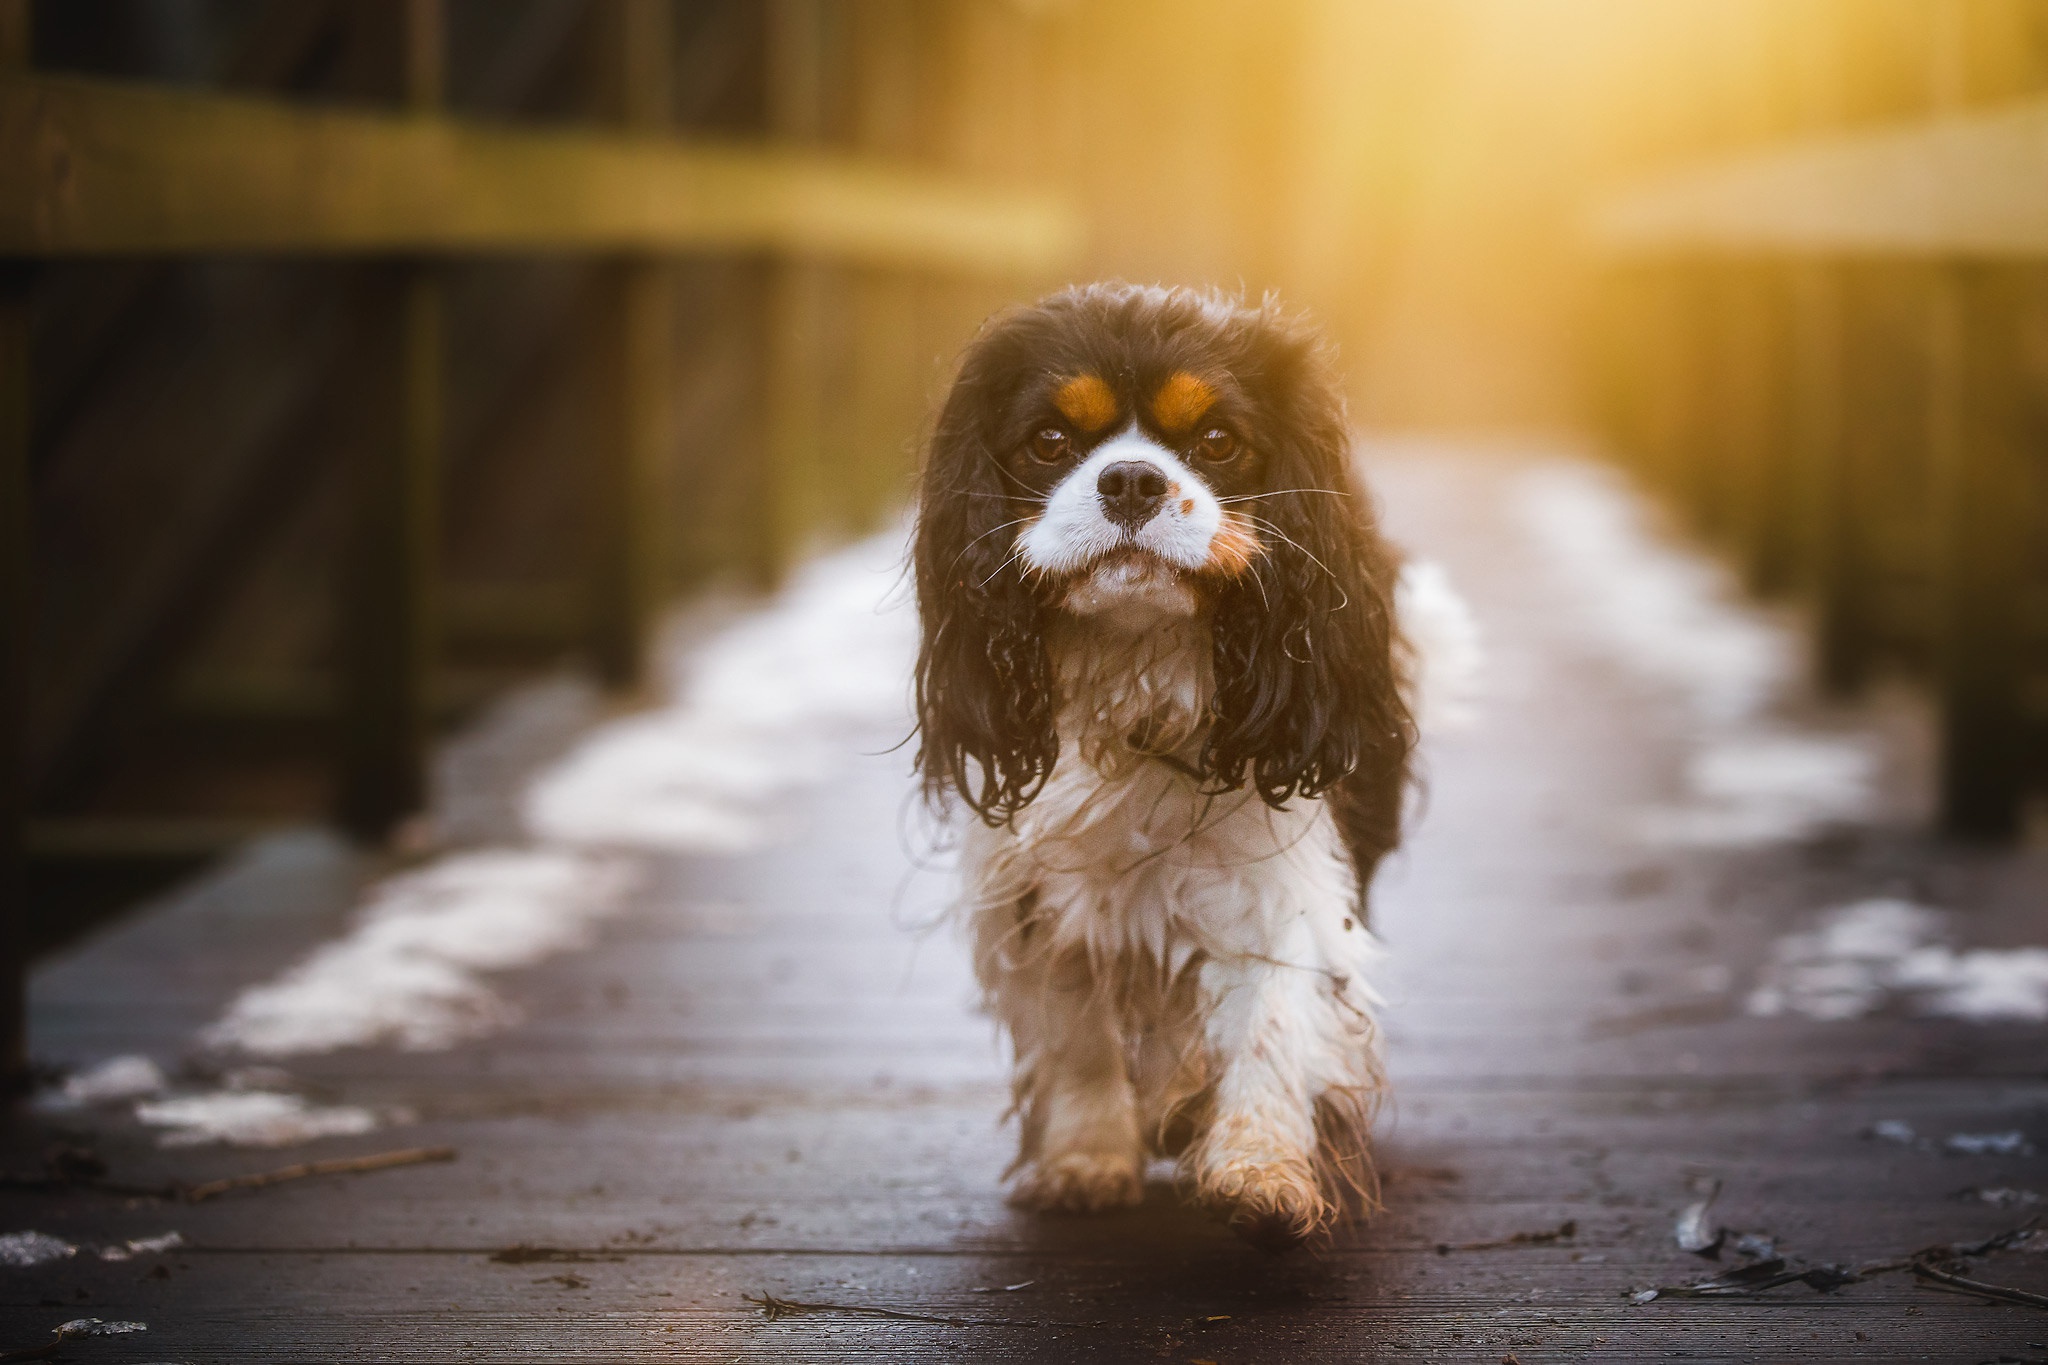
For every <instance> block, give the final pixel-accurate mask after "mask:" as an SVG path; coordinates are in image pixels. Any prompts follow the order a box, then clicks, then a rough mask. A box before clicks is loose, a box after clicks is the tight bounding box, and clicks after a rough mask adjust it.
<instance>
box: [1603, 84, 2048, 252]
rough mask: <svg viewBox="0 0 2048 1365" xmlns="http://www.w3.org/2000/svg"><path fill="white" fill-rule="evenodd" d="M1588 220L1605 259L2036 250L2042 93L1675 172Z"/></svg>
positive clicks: (2045, 117)
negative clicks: (2023, 99) (1635, 255)
mask: <svg viewBox="0 0 2048 1365" xmlns="http://www.w3.org/2000/svg"><path fill="white" fill-rule="evenodd" d="M1590 227H1591V230H1592V235H1593V237H1594V240H1595V241H1596V243H1597V244H1598V245H1600V246H1602V247H1604V248H1605V249H1607V250H1609V251H1612V252H1619V253H1637V252H1652V253H1667V252H1672V251H1712V252H1777V253H1784V252H1805V253H1828V254H1833V255H1845V254H1854V255H1874V256H1976V257H2000V256H2004V257H2013V256H2022V257H2024V256H2040V255H2048V101H2043V100H2030V101H2027V102H2025V103H2020V104H2014V105H2009V106H2006V107H2004V108H2001V109H1997V110H1994V111H1991V112H1988V113H1981V114H1971V115H1967V116H1953V117H1947V118H1942V119H1939V120H1936V121H1933V122H1928V123H1921V124H1914V125H1911V126H1907V127H1903V128H1885V129H1878V130H1873V131H1867V132H1856V133H1846V134H1834V135H1830V136H1827V137H1817V138H1812V139H1808V140H1804V141H1799V142H1793V143H1788V144H1781V145H1778V146H1776V147H1773V148H1771V149H1770V150H1768V151H1763V152H1757V153H1752V154H1750V155H1747V156H1741V157H1734V158H1730V159H1728V160H1725V161H1721V162H1717V163H1714V164H1710V165H1705V166H1699V167H1694V168H1691V169H1686V170H1681V171H1677V172H1674V173H1672V174H1669V175H1665V176H1660V177H1656V178H1654V179H1650V180H1646V181H1643V182H1640V183H1638V184H1636V185H1633V186H1631V187H1629V188H1627V189H1625V190H1623V191H1621V192H1620V193H1617V194H1615V195H1614V196H1612V197H1611V198H1609V199H1607V200H1606V201H1604V202H1603V203H1601V204H1599V205H1598V206H1597V207H1596V209H1595V211H1594V213H1593V215H1592V219H1591V223H1590Z"/></svg>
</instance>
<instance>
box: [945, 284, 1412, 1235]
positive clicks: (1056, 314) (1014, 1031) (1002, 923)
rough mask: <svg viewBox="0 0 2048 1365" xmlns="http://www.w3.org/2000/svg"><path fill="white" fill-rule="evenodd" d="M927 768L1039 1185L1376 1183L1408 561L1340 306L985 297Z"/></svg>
mask: <svg viewBox="0 0 2048 1365" xmlns="http://www.w3.org/2000/svg"><path fill="white" fill-rule="evenodd" d="M914 560H915V568H916V577H917V599H918V607H919V611H920V613H921V617H922V629H923V643H922V649H921V652H920V655H919V659H918V666H917V703H918V711H919V724H920V731H921V740H922V747H921V751H920V754H919V759H918V764H919V770H920V772H921V774H922V777H923V781H924V784H925V788H926V791H927V794H928V795H929V796H930V797H931V798H932V799H933V801H934V802H935V803H936V804H938V805H939V806H940V807H941V808H943V807H945V806H946V805H947V804H949V803H950V802H951V801H953V800H955V799H957V800H958V801H959V802H961V803H964V804H965V805H966V806H968V807H970V808H972V810H973V811H974V812H975V813H976V814H978V815H979V816H980V819H979V820H978V821H973V822H969V826H970V827H969V829H968V831H967V832H966V834H965V835H964V836H963V840H962V845H961V855H962V863H963V871H964V877H965V882H966V906H965V909H966V913H967V914H968V915H969V917H970V919H971V924H972V937H973V943H974V954H975V968H976V972H977V975H978V977H979V979H980V982H981V986H982V988H983V991H984V993H985V997H986V1002H987V1006H988V1008H989V1009H990V1011H991V1012H992V1013H993V1014H994V1015H995V1017H996V1018H997V1019H998V1020H999V1021H1000V1022H1001V1024H1002V1025H1003V1026H1004V1027H1005V1028H1006V1029H1007V1030H1008V1032H1009V1035H1010V1038H1011V1040H1012V1043H1013V1044H1014V1048H1015V1055H1016V1071H1015V1083H1014V1085H1015V1111H1016V1113H1017V1114H1018V1116H1019V1117H1020V1119H1021V1121H1022V1129H1023V1135H1022V1146H1021V1150H1020V1151H1019V1152H1018V1156H1017V1161H1016V1164H1015V1166H1014V1167H1013V1168H1012V1174H1013V1175H1014V1176H1015V1177H1016V1183H1015V1187H1014V1194H1013V1201H1014V1202H1016V1203H1017V1204H1019V1205H1021V1206H1023V1207H1025V1208H1030V1209H1040V1210H1073V1211H1092V1210H1100V1209H1111V1208H1117V1207H1120V1206H1124V1205H1130V1204H1135V1203H1137V1202H1138V1201H1139V1199H1140V1195H1141V1191H1142V1187H1143V1177H1144V1172H1145V1166H1146V1161H1147V1159H1148V1158H1150V1157H1152V1156H1171V1157H1177V1158H1178V1160H1179V1170H1180V1173H1181V1178H1182V1182H1183V1185H1184V1186H1185V1187H1186V1188H1187V1189H1188V1190H1189V1191H1191V1192H1192V1194H1193V1195H1194V1196H1195V1197H1196V1198H1198V1199H1199V1200H1201V1201H1202V1202H1203V1203H1205V1204H1207V1205H1209V1206H1211V1207H1213V1208H1215V1209H1217V1210H1220V1211H1221V1212H1222V1213H1223V1214H1224V1215H1225V1216H1227V1217H1228V1218H1229V1220H1230V1221H1231V1223H1232V1224H1233V1225H1234V1226H1235V1227H1237V1228H1238V1229H1239V1231H1241V1232H1243V1233H1244V1234H1245V1235H1246V1236H1247V1237H1249V1238H1251V1239H1252V1240H1254V1241H1256V1242H1260V1243H1264V1244H1280V1245H1284V1244H1289V1243H1292V1242H1295V1241H1299V1240H1301V1239H1304V1238H1308V1237H1312V1236H1315V1235H1317V1234H1319V1233H1321V1232H1323V1231H1324V1230H1326V1229H1327V1228H1329V1227H1330V1226H1331V1225H1332V1224H1333V1222H1335V1221H1336V1220H1337V1219H1338V1218H1339V1217H1341V1216H1343V1215H1344V1214H1345V1213H1347V1212H1350V1211H1353V1210H1356V1209H1359V1208H1361V1207H1367V1208H1369V1207H1370V1206H1371V1204H1372V1202H1373V1198H1374V1193H1375V1189H1376V1184H1375V1180H1374V1176H1373V1167H1372V1160H1371V1155H1370V1151H1369V1147H1368V1130H1369V1128H1370V1125H1371V1120H1372V1113H1373V1109H1374V1102H1375V1100H1376V1099H1377V1098H1378V1096H1379V1095H1380V1093H1381V1091H1382V1089H1383V1086H1384V1082H1383V1079H1382V1072H1381V1064H1380V1045H1379V1029H1378V1027H1377V1025H1376V1024H1375V1021H1374V1017H1373V1009H1374V1005H1375V997H1374V995H1373V992H1372V988H1371V986H1370V985H1369V983H1368V978H1369V976H1370V975H1371V972H1372V968H1373V963H1374V959H1375V957H1376V955H1377V952H1378V949H1377V947H1376V944H1375V941H1374V939H1373V936H1372V933H1371V931H1370V930H1369V928H1368V919H1367V911H1366V890H1367V887H1368V886H1369V885H1370V884H1371V882H1372V875H1373V869H1374V867H1375V866H1376V865H1377V864H1378V863H1379V861H1380V859H1381V858H1382V857H1384V856H1385V855H1386V853H1387V852H1388V850H1390V849H1392V848H1393V847H1394V845H1395V844H1396V842H1397V841H1398V839H1399V836H1400V826H1401V807H1402V800H1403V796H1404V793H1405V790H1406V785H1407V773H1408V761H1409V753H1410V750H1411V748H1412V747H1413V743H1414V726H1413V723H1412V722H1411V720H1410V717H1409V709H1408V706H1407V704H1406V702H1405V700H1404V689H1403V676H1402V675H1403V672H1404V662H1403V658H1402V655H1401V649H1402V646H1401V645H1400V642H1399V639H1398V635H1397V630H1396V624H1395V620H1394V609H1393V598H1394V591H1395V580H1396V576H1397V573H1398V571H1399V563H1398V560H1397V558H1396V556H1395V555H1394V554H1393V552H1392V551H1391V550H1390V548H1389V547H1388V545H1387V544H1386V542H1385V541H1383V540H1382V539H1381V538H1380V534H1379V531H1378V529H1377V526H1376V519H1375V515H1374V512H1373V508H1372V504H1371V502H1370V501H1369V499H1368V496H1367V494H1366V492H1365V490H1364V488H1363V487H1362V485H1361V484H1360V483H1359V482H1358V481H1357V480H1356V479H1355V478H1354V477H1353V470H1352V465H1351V462H1350V458H1349V440H1348V431H1347V428H1346V425H1345V417H1344V407H1343V401H1342V399H1341V397H1340V395H1339V391H1338V388H1337V385H1336V382H1335V380H1334V378H1333V375H1332V373H1331V370H1330V368H1329V365H1328V361H1327V359H1326V357H1325V354H1324V348H1323V346H1322V345H1321V344H1320V342H1319V340H1318V338H1317V336H1316V335H1315V333H1314V332H1313V331H1311V330H1310V329H1308V328H1307V327H1306V326H1305V325H1303V324H1302V323H1301V322H1299V321H1298V320H1296V319H1294V318H1292V317H1290V316H1288V315H1286V314H1285V313H1283V312H1282V311H1281V310H1280V309H1279V307H1278V306H1277V305H1276V304H1274V303H1273V302H1272V301H1270V300H1269V301H1267V302H1265V303H1263V304H1261V305H1259V306H1256V307H1253V306H1248V305H1245V304H1241V303H1239V302H1236V301H1234V300H1231V299H1229V298H1226V297H1222V296H1219V295H1216V294H1210V293H1198V292H1194V291H1190V290H1184V289H1162V288H1146V287H1138V286H1133V285H1126V284H1096V285H1089V286H1086V287H1082V288H1074V289H1069V290H1067V291H1065V292H1063V293H1059V294H1055V295H1053V296H1052V297H1050V298H1048V299H1046V300H1044V301H1043V302H1041V303H1039V304H1037V305H1035V306H1032V307H1029V308H1024V309H1021V310H1019V311H1015V312H1011V313H1008V314H1004V315H1001V316H999V317H997V318H996V319H994V320H992V321H991V322H990V323H988V324H987V325H986V326H985V327H984V328H983V330H982V332H981V334H980V335H979V336H978V337H977V338H976V340H975V341H974V342H973V344H972V345H971V347H970V348H969V349H968V351H967V353H966V355H965V357H964V358H963V360H962V362H961V365H960V370H959V374H958V377H957V379H956V380H955V382H954V384H953V387H952V390H951V393H950V395H949V396H948V397H947V399H946V402H945V405H944V408H943V409H942V411H941V413H940V415H939V418H938V421H937V424H936V427H935V429H934V432H933V436H932V441H931V447H930V451H929V455H928V458H927V460H926V463H925V467H924V472H923V475H922V488H921V493H920V510H919V515H918V522H917V533H916V542H915V549H914Z"/></svg>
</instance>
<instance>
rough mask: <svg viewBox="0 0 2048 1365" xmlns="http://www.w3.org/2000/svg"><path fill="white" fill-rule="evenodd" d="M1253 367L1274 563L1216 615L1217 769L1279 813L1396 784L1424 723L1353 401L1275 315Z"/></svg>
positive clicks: (1208, 755)
mask: <svg viewBox="0 0 2048 1365" xmlns="http://www.w3.org/2000/svg"><path fill="white" fill-rule="evenodd" d="M1252 344H1253V346H1254V348H1255V354H1254V356H1253V363H1252V365H1251V366H1249V367H1248V370H1249V371H1250V372H1251V374H1252V375H1253V376H1254V378H1253V385H1252V387H1253V390H1254V393H1255V395H1256V399H1257V405H1258V408H1259V409H1260V412H1261V418H1260V423H1259V424H1260V426H1261V428H1262V430H1261V432H1260V433H1259V437H1258V439H1259V440H1260V442H1261V444H1262V445H1263V449H1262V451H1261V455H1262V456H1263V458H1264V460H1265V469H1266V473H1265V476H1264V479H1263V482H1264V483H1265V485H1266V486H1267V487H1269V488H1272V489H1274V490H1308V491H1276V492H1275V493H1274V494H1273V495H1272V496H1269V497H1261V498H1258V499H1256V500H1254V501H1252V502H1250V503H1249V504H1248V506H1249V507H1250V508H1252V509H1254V512H1255V515H1256V516H1257V517H1259V518H1261V519H1262V520H1263V522H1264V523H1265V524H1264V525H1263V526H1261V527H1260V529H1259V535H1260V539H1261V540H1262V541H1263V542H1264V544H1265V547H1266V554H1265V556H1264V557H1263V558H1262V559H1261V560H1260V561H1258V562H1257V563H1256V564H1255V565H1254V568H1253V571H1252V572H1251V573H1247V574H1245V575H1244V576H1242V577H1241V578H1239V579H1238V580H1236V581H1234V582H1232V583H1231V584H1229V585H1228V586H1227V587H1226V588H1225V589H1224V590H1223V593H1222V595H1221V597H1220V598H1219V600H1218V602H1217V604H1216V616H1215V674H1216V691H1215V700H1214V703H1213V723H1212V725H1211V727H1210V732H1209V738H1208V742H1207V746H1206V748H1205V751H1204V755H1203V764H1202V766H1203V769H1204V770H1205V771H1206V772H1207V773H1209V774H1211V775H1212V777H1213V778H1214V779H1215V780H1216V781H1217V782H1219V783H1220V784H1221V785H1224V786H1227V787H1237V786H1242V785H1244V784H1245V783H1246V782H1247V781H1248V782H1249V783H1250V784H1251V786H1252V788H1253V790H1255V791H1257V792H1258V794H1259V796H1260V798H1261V799H1263V800H1264V801H1265V802H1266V803H1267V804H1269V805H1273V806H1279V805H1281V804H1282V803H1284V802H1286V801H1287V800H1289V799H1290V798H1292V797H1294V796H1296V795H1301V796H1316V795H1319V794H1321V793H1322V792H1324V791H1326V790H1328V789H1329V788H1330V787H1332V786H1334V785H1336V784H1337V783H1338V782H1341V781H1343V780H1344V779H1345V778H1346V777H1349V776H1350V775H1351V774H1353V773H1356V772H1361V771H1367V772H1373V773H1384V774H1389V775H1391V776H1392V777H1393V781H1394V784H1395V785H1396V787H1397V788H1398V785H1399V782H1400V776H1399V775H1400V774H1401V773H1402V772H1403V771H1404V770H1405V766H1406V763H1407V758H1408V751H1409V749H1410V748H1411V747H1412V744H1413V732H1414V727H1413V722H1412V721H1411V720H1410V719H1409V716H1408V711H1407V708H1406V706H1405V705H1404V704H1403V702H1402V700H1401V694H1400V691H1399V688H1398V685H1397V682H1396V677H1395V668H1394V656H1393V651H1394V618H1393V589H1394V577H1395V572H1396V566H1395V563H1394V558H1393V555H1392V552H1391V551H1390V550H1389V549H1388V547H1387V545H1386V544H1385V542H1384V541H1382V540H1381V539H1380V535H1379V530H1378V527H1377V525H1376V524H1375V519H1374V516H1373V511H1372V506H1371V502H1370V500H1369V499H1368V497H1367V495H1366V492H1365V489H1364V487H1363V484H1362V482H1361V481H1359V480H1358V479H1357V478H1356V477H1355V476H1354V475H1353V473H1352V470H1351V467H1350V461H1349V444H1350V443H1349V440H1348V431H1347V428H1346V423H1345V419H1344V405H1343V399H1342V397H1341V396H1340V394H1339V392H1338V389H1337V386H1336V382H1335V380H1334V378H1333V377H1332V375H1331V374H1330V371H1329V368H1328V364H1327V361H1326V360H1325V358H1324V356H1323V354H1322V351H1321V347H1320V343H1319V342H1318V341H1317V339H1316V338H1315V336H1314V335H1313V334H1312V333H1309V332H1307V331H1305V330H1303V329H1301V328H1300V327H1298V326H1296V325H1294V324H1292V323H1290V322H1289V321H1287V320H1286V319H1284V318H1282V317H1280V316H1278V315H1277V314H1276V313H1275V312H1274V311H1273V310H1272V309H1271V308H1270V307H1269V308H1268V310H1266V311H1265V312H1264V313H1263V314H1262V316H1261V317H1260V319H1259V321H1258V323H1257V324H1256V327H1255V331H1254V334H1253V343H1252Z"/></svg>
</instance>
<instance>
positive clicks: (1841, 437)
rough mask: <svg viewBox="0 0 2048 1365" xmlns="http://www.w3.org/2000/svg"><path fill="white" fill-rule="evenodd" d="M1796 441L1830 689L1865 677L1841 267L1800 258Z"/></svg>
mask: <svg viewBox="0 0 2048 1365" xmlns="http://www.w3.org/2000/svg"><path fill="white" fill-rule="evenodd" d="M1792 270H1793V272H1794V273H1793V277H1792V290H1793V297H1792V329H1793V331H1792V341H1791V366H1792V368H1791V374H1790V381H1789V382H1790V385H1791V390H1792V393H1793V395H1794V402H1795V404H1796V406H1795V410H1794V416H1793V428H1792V444H1793V449H1794V450H1795V451H1796V452H1797V459H1798V463H1799V471H1800V477H1799V483H1798V485H1797V492H1798V499H1797V502H1798V513H1797V520H1798V522H1799V524H1800V526H1801V527H1802V528H1803V529H1802V540H1803V543H1804V553H1803V556H1802V558H1803V560H1804V565H1805V577H1806V579H1807V581H1808V583H1809V584H1810V585H1811V588H1812V593H1813V602H1814V614H1815V617H1816V621H1815V636H1816V639H1815V642H1814V671H1815V673H1816V674H1817V675H1818V677H1819V679H1820V684H1821V686H1822V687H1823V688H1824V689H1825V690H1827V691H1828V692H1831V693H1834V694H1836V695H1844V694H1846V693H1848V692H1851V691H1853V690H1854V689H1855V688H1856V686H1857V685H1858V684H1859V683H1860V682H1861V668H1862V664H1861V661H1860V660H1861V655H1860V651H1861V648H1862V646H1861V642H1860V631H1861V621H1860V616H1859V612H1860V607H1859V599H1858V595H1857V574H1858V565H1857V556H1856V542H1855V534H1856V531H1855V519H1854V503H1853V500H1852V488H1853V484H1852V474H1851V468H1850V463H1849V451H1848V441H1847V431H1846V428H1845V426H1844V417H1845V413H1846V409H1845V401H1846V397H1847V395H1846V392H1845V367H1846V363H1847V355H1846V353H1845V344H1844V343H1845V340H1846V337H1845V327H1844V322H1845V318H1844V315H1843V305H1844V293H1845V289H1846V285H1847V280H1846V277H1845V274H1844V269H1843V267H1841V266H1840V265H1837V264H1834V263H1832V262H1827V261H1820V260H1802V261H1799V262H1797V263H1796V264H1794V265H1793V267H1792Z"/></svg>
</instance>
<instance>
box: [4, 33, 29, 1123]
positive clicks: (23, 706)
mask: <svg viewBox="0 0 2048 1365" xmlns="http://www.w3.org/2000/svg"><path fill="white" fill-rule="evenodd" d="M28 64H29V3H28V0H0V79H5V78H6V77H7V76H8V75H11V74H14V73H16V72H21V71H26V70H27V69H28ZM29 280H30V267H29V266H28V265H27V264H26V263H24V262H16V261H0V1089H4V1090H5V1091H6V1092H9V1093H13V1092H18V1091H19V1090H20V1089H22V1087H23V1085H24V1083H25V1081H26V1078H27V1075H28V1008H27V1006H28V999H27V995H28V992H27V986H28V934H27V922H28V885H27V868H26V866H25V859H24V856H23V848H22V835H23V828H24V826H25V825H26V823H27V817H28V764H27V754H26V752H25V746H26V740H27V734H26V719H27V715H28V692H29V647H30V638H31V637H30V615H31V612H32V610H33V563H32V551H31V536H32V532H33V524H32V522H31V520H30V515H29V512H30V503H31V498H32V496H33V491H34V483H33V479H32V477H31V470H30V465H29V438H30V434H31V431H32V424H31V419H30V408H29V318H30V314H29V296H28V286H29Z"/></svg>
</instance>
